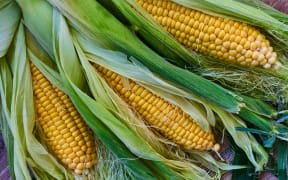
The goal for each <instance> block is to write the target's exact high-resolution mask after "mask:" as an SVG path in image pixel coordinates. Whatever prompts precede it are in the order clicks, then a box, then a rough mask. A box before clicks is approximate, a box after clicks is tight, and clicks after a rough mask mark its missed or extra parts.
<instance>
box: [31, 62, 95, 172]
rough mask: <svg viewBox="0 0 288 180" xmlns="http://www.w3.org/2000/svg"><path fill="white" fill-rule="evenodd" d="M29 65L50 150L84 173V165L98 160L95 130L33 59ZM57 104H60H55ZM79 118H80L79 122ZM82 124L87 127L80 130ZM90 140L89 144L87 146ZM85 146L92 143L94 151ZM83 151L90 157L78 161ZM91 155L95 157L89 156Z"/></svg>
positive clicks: (34, 92) (70, 166)
mask: <svg viewBox="0 0 288 180" xmlns="http://www.w3.org/2000/svg"><path fill="white" fill-rule="evenodd" d="M30 69H31V74H32V82H33V94H34V100H35V107H36V113H37V118H38V121H37V122H39V126H40V128H41V129H42V131H43V133H44V136H45V139H48V141H46V143H47V147H48V148H49V151H50V152H51V153H52V154H53V155H55V157H56V159H58V160H59V162H61V163H62V164H63V165H64V166H65V167H67V168H69V169H70V170H72V171H74V173H76V174H82V173H84V170H85V168H84V167H86V168H87V169H88V168H90V167H91V166H92V165H94V164H95V163H96V161H97V160H96V144H95V137H94V136H93V133H92V131H91V130H90V128H89V127H88V126H87V125H86V124H85V121H84V120H83V119H81V118H80V115H79V113H78V112H77V111H76V109H75V108H74V106H73V105H72V106H71V104H72V103H71V101H70V99H69V97H68V96H67V95H66V94H64V92H62V91H60V90H59V89H58V88H57V87H55V86H53V85H52V84H51V83H50V82H49V81H48V79H46V78H45V77H44V76H43V74H42V73H41V72H40V71H39V70H38V69H37V68H36V66H35V65H33V64H32V63H30ZM56 104H57V105H58V107H59V108H56ZM38 107H41V108H38ZM72 107H73V108H72ZM76 121H78V122H77V123H76ZM77 126H78V127H77ZM79 127H82V128H84V130H82V132H81V131H80V128H79ZM72 129H73V130H72ZM71 133H72V134H74V133H76V134H77V135H78V137H79V139H78V140H77V139H76V138H75V137H74V136H72V135H71ZM80 140H81V141H85V142H84V143H83V144H81V146H80V145H79V143H78V142H79V141H80ZM87 144H88V145H90V146H87ZM85 146H86V149H87V148H88V147H92V148H91V151H90V152H84V151H82V150H81V149H83V147H85ZM84 153H86V155H87V157H88V158H85V159H84V164H83V163H82V164H79V160H78V159H80V158H81V155H82V154H84ZM90 157H93V158H91V159H90V160H89V158H90ZM75 162H78V163H75Z"/></svg>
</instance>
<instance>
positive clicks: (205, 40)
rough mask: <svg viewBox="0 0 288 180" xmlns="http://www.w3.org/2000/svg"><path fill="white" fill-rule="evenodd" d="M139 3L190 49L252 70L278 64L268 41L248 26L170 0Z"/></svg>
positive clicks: (138, 1)
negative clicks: (254, 67) (252, 68)
mask: <svg viewBox="0 0 288 180" xmlns="http://www.w3.org/2000/svg"><path fill="white" fill-rule="evenodd" d="M136 1H137V3H139V5H140V6H141V7H143V8H144V9H145V10H146V11H147V12H148V13H149V14H150V15H151V16H153V18H154V20H155V21H157V22H158V23H159V24H160V25H161V26H162V27H164V29H165V30H167V31H168V32H169V33H170V34H171V35H172V36H173V37H174V38H175V39H176V40H177V41H178V42H179V43H181V44H182V45H183V46H185V47H186V48H188V49H190V50H193V51H196V52H200V53H203V54H206V55H209V56H212V57H214V58H217V59H223V60H225V61H230V62H234V63H237V64H240V65H243V66H249V67H250V66H251V67H253V66H260V67H261V66H262V67H264V68H271V67H273V65H274V64H275V63H276V61H277V54H276V53H275V52H273V48H272V47H271V46H270V43H269V41H268V40H267V39H266V38H265V36H264V35H263V34H261V33H260V31H259V30H257V29H256V28H254V27H252V26H250V25H248V24H245V23H242V22H237V21H234V20H230V19H226V18H221V17H214V16H211V15H208V14H205V13H202V12H200V11H197V10H193V9H189V8H186V7H184V6H182V5H180V4H177V3H174V2H172V1H170V0H148V1H144V0H136ZM275 67H276V66H275Z"/></svg>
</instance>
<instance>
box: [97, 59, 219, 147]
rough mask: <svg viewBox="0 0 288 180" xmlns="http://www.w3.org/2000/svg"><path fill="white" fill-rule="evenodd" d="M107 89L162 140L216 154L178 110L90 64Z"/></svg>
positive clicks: (208, 135)
mask: <svg viewBox="0 0 288 180" xmlns="http://www.w3.org/2000/svg"><path fill="white" fill-rule="evenodd" d="M93 66H94V67H95V68H96V69H97V71H98V73H99V74H100V75H101V76H102V77H103V78H104V79H105V80H106V82H107V83H108V84H109V86H110V87H111V88H112V89H113V90H114V91H115V92H116V93H117V94H118V95H119V96H120V97H121V98H122V99H123V100H124V101H125V102H126V103H127V104H128V105H129V106H131V108H132V109H133V110H135V111H136V112H137V113H138V114H139V115H140V116H141V117H142V118H143V119H145V120H146V121H147V123H148V124H149V125H150V126H152V127H154V128H155V129H156V130H158V131H159V132H160V133H161V134H162V135H164V136H165V137H167V138H169V139H171V140H173V141H174V142H176V143H177V144H179V145H181V146H183V147H184V148H186V149H197V150H210V149H215V150H219V148H220V146H219V144H215V143H214V135H213V133H212V131H211V129H209V131H208V132H205V131H204V130H203V129H202V128H201V127H200V126H199V125H198V124H197V123H196V122H195V121H194V120H193V119H192V117H191V116H189V115H188V114H187V113H185V112H184V111H182V110H181V109H180V108H179V107H177V106H175V105H173V104H171V103H169V102H167V101H166V100H164V99H162V98H161V97H159V96H157V95H155V94H153V93H152V92H150V91H149V90H147V89H145V88H144V87H143V86H141V85H139V84H137V83H136V82H134V81H133V80H130V79H129V80H128V81H129V85H128V86H129V87H127V86H124V84H125V83H124V82H123V81H122V79H123V78H122V77H121V76H120V75H119V74H117V73H114V72H112V71H110V70H108V69H106V68H104V67H102V66H99V65H97V64H93Z"/></svg>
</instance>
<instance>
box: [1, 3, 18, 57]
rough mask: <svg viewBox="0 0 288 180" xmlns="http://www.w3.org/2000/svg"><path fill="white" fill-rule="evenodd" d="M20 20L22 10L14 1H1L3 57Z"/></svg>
mask: <svg viewBox="0 0 288 180" xmlns="http://www.w3.org/2000/svg"><path fill="white" fill-rule="evenodd" d="M19 21H20V10H19V8H18V6H17V4H16V3H15V2H14V1H0V22H1V27H0V34H1V38H0V57H3V56H4V55H5V54H6V53H7V51H8V48H9V46H10V44H11V42H12V40H13V37H14V34H15V32H16V30H17V27H18V24H19Z"/></svg>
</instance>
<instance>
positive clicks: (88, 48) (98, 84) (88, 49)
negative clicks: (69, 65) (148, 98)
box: [75, 33, 268, 172]
mask: <svg viewBox="0 0 288 180" xmlns="http://www.w3.org/2000/svg"><path fill="white" fill-rule="evenodd" d="M76 37H77V39H78V41H79V43H80V45H81V47H82V48H83V49H84V51H85V53H84V54H83V57H82V59H81V58H80V59H81V63H82V65H83V68H84V70H85V72H86V73H87V78H88V82H89V85H90V89H91V91H92V94H93V95H94V97H95V98H96V99H99V101H103V102H104V103H105V104H106V106H107V107H108V108H109V109H111V110H112V109H113V111H114V113H115V114H119V115H121V117H122V118H123V119H126V121H127V122H126V123H127V124H128V125H129V126H130V127H131V129H133V130H134V131H137V133H140V134H141V136H143V137H144V138H146V140H145V141H147V142H149V143H150V144H152V146H153V147H155V149H156V150H157V151H158V152H159V151H160V152H161V153H163V154H164V155H166V154H167V152H165V149H166V148H165V147H164V148H163V147H162V148H161V144H157V141H158V143H159V142H160V143H161V142H162V143H164V144H172V145H174V146H176V145H175V144H174V143H173V142H169V140H168V141H167V140H166V139H165V138H162V139H161V138H159V137H157V136H156V137H155V135H153V133H151V130H149V127H148V129H147V125H145V124H143V122H142V119H141V118H140V120H139V117H138V118H137V117H135V115H133V114H131V112H130V111H131V110H130V109H129V107H128V106H127V104H125V103H124V102H123V100H121V99H120V98H119V97H118V96H117V95H116V94H115V93H114V92H113V90H111V88H109V86H108V85H107V84H106V83H105V81H104V80H103V79H102V78H101V76H100V75H99V74H97V73H96V72H95V70H94V68H93V67H91V64H89V63H88V62H87V61H88V60H89V61H91V62H93V63H97V64H99V65H101V66H103V67H106V68H108V69H110V70H112V71H114V72H117V73H119V74H121V75H123V76H124V77H127V78H129V79H133V80H134V81H136V82H137V83H139V84H141V85H142V86H144V87H145V88H147V89H149V90H150V91H152V92H153V93H155V94H157V95H158V96H160V97H163V98H164V99H165V100H167V101H169V102H170V103H173V104H178V103H179V105H180V104H181V103H182V104H183V105H180V107H181V108H182V107H184V108H183V110H184V111H185V112H186V113H188V114H190V115H191V116H192V117H193V118H194V117H196V118H195V120H196V121H197V122H198V123H199V124H200V125H201V126H202V127H203V128H204V129H205V128H207V126H206V124H208V126H209V125H210V126H214V125H215V124H216V123H218V124H219V123H221V122H222V123H223V124H224V127H225V128H226V129H227V130H228V131H229V133H230V134H231V135H232V136H233V138H234V140H235V142H240V143H237V144H238V145H239V147H241V148H242V147H243V150H244V152H246V153H247V156H248V158H249V159H250V160H251V162H252V163H253V165H255V167H256V169H257V170H260V169H262V167H263V165H264V164H265V163H267V160H268V159H267V156H266V153H265V151H264V150H263V148H261V146H259V145H258V143H257V141H256V140H255V139H254V138H253V137H252V136H251V134H249V133H248V134H246V133H244V134H243V133H242V132H237V131H236V130H235V127H246V125H245V123H244V122H243V121H242V120H241V119H239V118H237V117H236V116H233V115H231V114H228V113H225V111H223V110H222V111H221V110H220V108H216V107H213V106H212V105H211V104H210V103H208V102H207V101H205V100H204V99H202V98H200V97H197V96H195V95H193V94H191V93H188V92H186V91H183V90H181V89H179V88H176V87H174V86H171V85H170V84H169V83H168V82H166V81H164V80H162V79H160V78H159V77H157V76H155V75H153V74H152V73H151V72H150V71H149V70H148V69H147V68H146V67H144V66H143V65H142V64H141V63H140V62H139V61H137V59H133V60H132V62H130V61H129V60H127V59H128V58H127V56H126V55H124V54H122V53H119V52H115V51H111V50H106V49H102V48H101V47H99V46H98V45H97V44H95V43H93V42H92V41H89V40H88V39H87V38H84V37H82V36H81V35H79V34H77V33H76ZM75 43H76V42H75ZM76 44H77V43H76ZM76 47H77V46H76ZM77 50H78V51H80V52H78V54H81V48H79V47H78V48H77ZM82 53H83V52H82ZM85 56H86V58H87V60H85ZM103 88H104V89H103ZM105 94H107V95H105ZM187 103H190V105H189V106H188V105H187ZM203 107H204V108H203ZM191 108H192V110H193V109H194V110H193V111H191ZM195 109H196V110H197V111H196V110H195ZM195 111H196V112H195ZM127 114H130V115H129V116H131V117H130V119H127V117H126V116H127ZM201 114H202V115H204V116H202V118H201V119H197V117H199V115H201ZM215 115H217V116H219V117H221V118H220V119H218V118H216V117H215ZM216 119H217V122H216ZM149 134H151V135H149ZM242 138H243V139H242ZM241 143H244V144H241ZM162 146H163V145H162ZM176 147H177V146H176ZM178 148H179V147H178ZM179 151H180V150H179ZM253 152H254V153H256V154H258V155H257V158H256V159H255V157H254V155H253ZM177 153H178V154H182V153H183V152H181V151H180V153H179V152H177ZM189 153H191V152H189ZM195 153H197V156H201V157H199V158H196V159H197V160H200V159H201V160H202V161H200V162H201V164H206V165H208V164H209V162H210V163H211V162H212V161H211V159H209V158H207V159H205V157H207V156H208V157H209V153H203V154H202V155H201V154H200V153H199V152H195ZM184 154H185V153H184ZM166 156H168V157H169V156H171V155H169V154H167V155H166ZM192 157H194V156H192ZM190 158H191V157H190ZM210 158H211V157H210ZM258 158H259V159H258ZM184 159H185V158H184ZM192 159H193V158H192ZM208 159H209V160H208ZM182 161H183V160H182ZM188 161H191V160H188ZM192 162H193V161H192ZM214 162H216V161H215V160H214ZM217 165H218V166H219V168H220V169H223V168H224V166H223V164H222V165H220V164H218V163H215V164H213V165H211V164H210V166H209V169H211V170H214V171H216V172H217V171H219V170H217ZM211 166H213V168H212V167H211ZM229 168H231V167H229V166H227V165H226V167H225V168H224V169H225V170H228V169H229Z"/></svg>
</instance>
